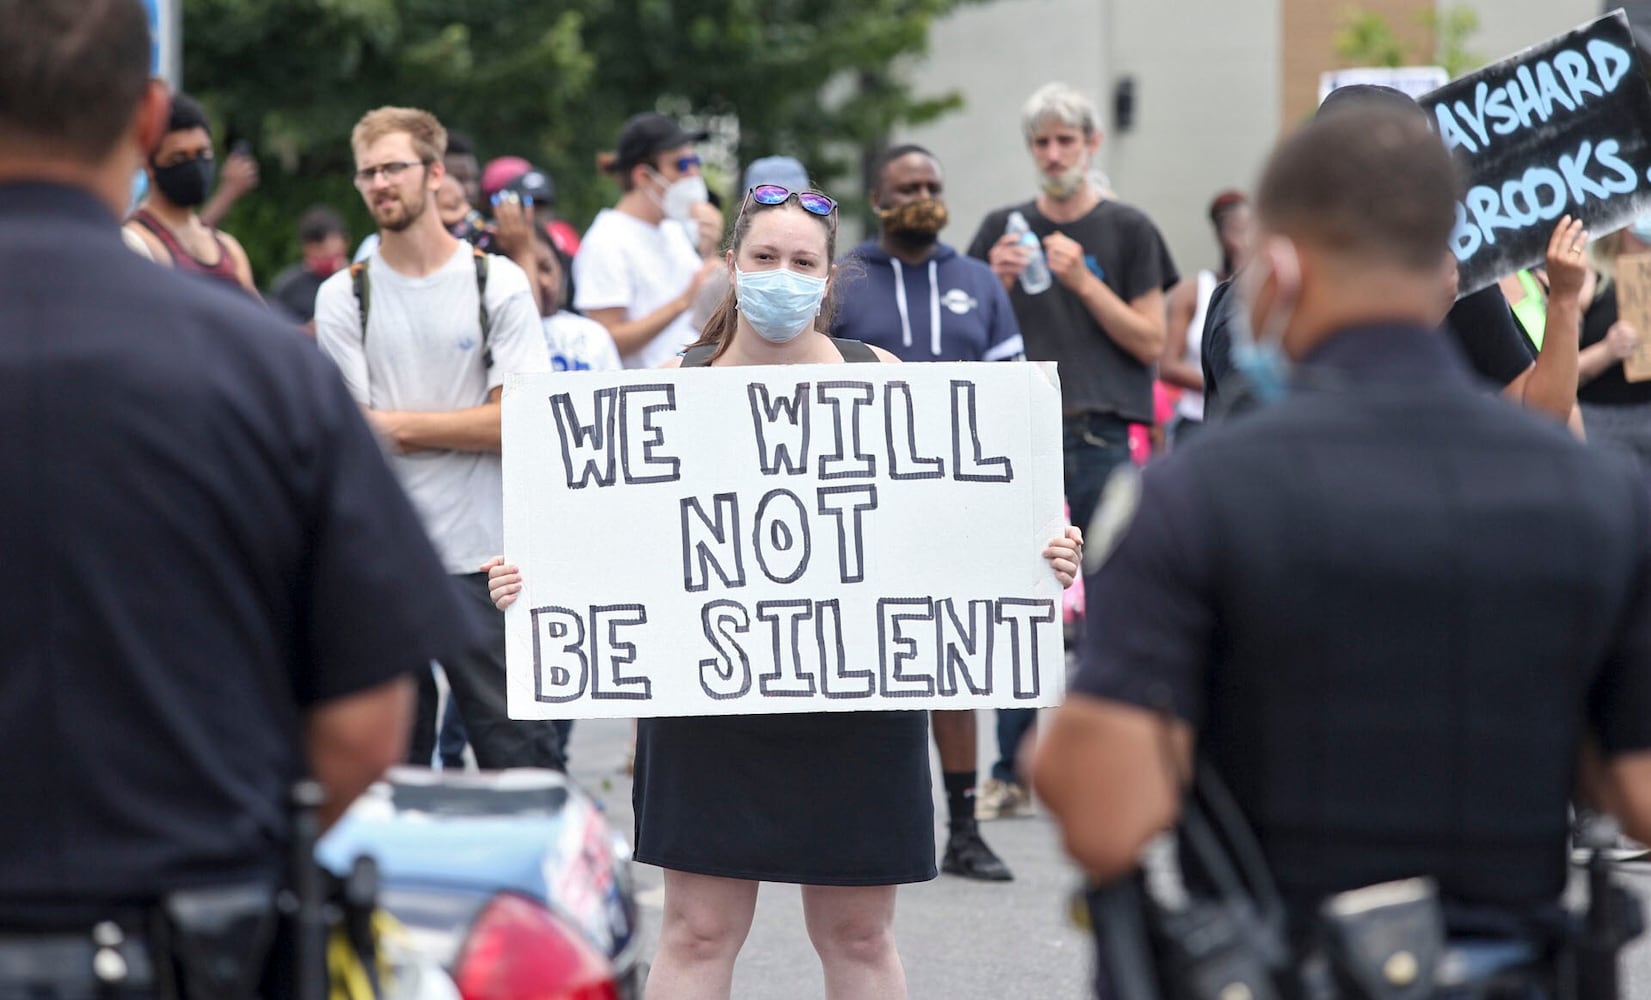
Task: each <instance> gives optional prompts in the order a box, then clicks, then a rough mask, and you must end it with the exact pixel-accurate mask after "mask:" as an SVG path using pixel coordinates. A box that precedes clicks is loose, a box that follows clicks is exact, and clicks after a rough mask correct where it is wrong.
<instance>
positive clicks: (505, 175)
mask: <svg viewBox="0 0 1651 1000" xmlns="http://www.w3.org/2000/svg"><path fill="white" fill-rule="evenodd" d="M532 169H533V164H531V163H529V162H527V161H526V160H524V159H522V158H521V157H520V156H501V157H499V158H498V159H496V160H489V161H487V166H485V167H483V168H482V197H484V198H491V197H493V196H494V195H496V194H498V193H499V191H500V189H502V188H503V187H504V186H505V185H506V184H509V183H510V182H511V181H513V180H515V179H516V178H518V177H520V176H522V175H523V174H525V173H527V172H528V171H529V170H532Z"/></svg>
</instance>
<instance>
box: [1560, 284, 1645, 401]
mask: <svg viewBox="0 0 1651 1000" xmlns="http://www.w3.org/2000/svg"><path fill="white" fill-rule="evenodd" d="M1618 317H1619V313H1618V312H1617V286H1616V285H1615V283H1613V284H1610V285H1607V286H1605V288H1604V289H1602V290H1601V291H1600V292H1599V293H1598V294H1597V295H1596V296H1595V297H1594V301H1593V303H1592V304H1590V305H1589V306H1588V311H1587V312H1585V313H1583V314H1582V340H1581V341H1580V344H1579V346H1581V347H1584V348H1587V347H1592V346H1593V345H1595V344H1597V343H1599V342H1600V341H1602V340H1604V339H1605V335H1606V334H1607V333H1610V332H1611V327H1613V326H1615V325H1616V322H1617V319H1618ZM1576 398H1577V402H1579V403H1588V404H1589V405H1593V406H1633V405H1635V404H1639V403H1651V382H1630V381H1628V373H1627V372H1626V371H1624V370H1623V367H1622V362H1620V361H1618V362H1615V363H1613V364H1612V365H1611V367H1609V368H1607V369H1605V370H1604V371H1602V372H1600V373H1599V374H1598V375H1596V376H1595V377H1594V378H1592V379H1590V380H1589V381H1587V382H1584V383H1583V384H1582V386H1581V387H1580V388H1578V389H1577V391H1576Z"/></svg>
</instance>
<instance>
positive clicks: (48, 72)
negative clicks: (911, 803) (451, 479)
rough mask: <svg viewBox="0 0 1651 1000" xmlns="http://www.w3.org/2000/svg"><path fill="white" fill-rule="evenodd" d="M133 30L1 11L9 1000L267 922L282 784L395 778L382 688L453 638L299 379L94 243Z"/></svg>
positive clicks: (226, 305) (74, 10) (384, 495)
mask: <svg viewBox="0 0 1651 1000" xmlns="http://www.w3.org/2000/svg"><path fill="white" fill-rule="evenodd" d="M146 25H147V18H146V15H145V12H144V8H143V5H142V4H141V3H139V2H138V0H0V316H3V317H4V322H3V324H0V326H3V329H4V335H3V336H0V429H3V432H4V436H5V440H6V442H7V445H6V447H5V448H4V449H0V553H3V554H4V558H3V559H0V604H3V605H4V608H5V612H4V614H0V733H4V734H5V738H6V744H7V746H6V753H5V754H3V755H0V788H3V789H4V790H5V791H4V799H5V805H4V807H3V808H0V997H5V998H8V1000H9V998H13V997H18V996H28V997H31V998H32V997H82V996H92V995H94V994H95V995H97V996H120V997H148V996H153V995H157V994H158V993H159V992H160V991H161V990H162V988H163V987H165V988H166V989H167V990H168V991H169V992H170V990H171V989H172V986H169V985H167V984H174V985H175V984H176V981H177V979H178V977H179V976H180V975H181V976H183V977H184V979H186V980H187V979H188V978H189V974H190V972H191V971H199V968H200V967H199V966H198V965H194V964H192V962H191V956H194V955H197V954H199V953H200V952H202V951H203V950H204V951H210V950H212V949H214V948H216V946H217V945H218V944H222V943H223V942H221V941H216V940H209V939H208V938H207V937H202V936H201V932H202V928H201V927H199V926H198V925H196V924H194V923H193V922H192V921H191V920H189V919H187V915H186V914H185V912H184V911H185V908H183V907H180V906H176V905H174V906H168V901H171V902H172V903H173V904H177V903H178V902H179V900H180V899H181V898H182V897H181V895H180V894H183V895H189V896H191V897H192V898H194V899H196V900H201V899H205V898H208V897H210V899H211V900H212V902H213V905H227V901H230V900H232V899H240V898H243V897H244V896H252V897H258V896H260V894H261V895H262V897H263V898H266V899H267V896H268V889H269V887H270V886H272V885H274V884H275V883H276V882H277V881H278V880H279V878H280V877H281V874H282V870H283V867H284V863H285V856H284V848H285V846H286V845H287V844H288V842H289V840H290V839H291V837H292V835H293V822H292V819H291V813H290V809H289V806H288V795H289V789H290V788H291V787H292V786H293V785H294V784H295V783H296V782H298V781H299V779H301V778H303V777H304V776H306V775H308V776H310V777H312V778H313V779H314V780H315V781H316V782H317V783H318V784H319V785H320V786H321V788H322V790H323V791H324V793H325V801H324V804H323V805H322V806H321V809H320V812H319V816H318V820H319V823H320V824H321V825H322V826H324V825H325V824H327V823H330V822H331V821H332V820H334V819H336V818H337V816H338V815H339V814H340V813H341V812H342V811H343V810H344V809H345V808H346V807H347V806H348V805H349V803H350V801H351V800H352V799H353V798H355V796H356V795H358V794H359V793H360V792H361V791H362V790H363V789H365V788H366V787H367V786H368V784H369V783H371V782H372V781H374V780H375V779H377V778H378V777H379V776H380V775H381V774H382V773H383V771H384V769H385V768H386V767H387V766H388V765H390V764H391V763H392V762H394V761H396V760H398V759H399V757H400V755H401V752H402V749H403V747H404V744H405V739H406V734H407V732H408V727H409V722H410V704H411V693H412V685H411V681H410V679H409V676H408V675H409V674H410V672H411V671H414V670H420V669H424V670H427V669H429V663H430V660H431V658H433V657H437V656H441V655H445V654H447V653H448V652H450V651H452V650H455V649H457V648H461V647H467V646H468V645H469V644H471V643H472V642H474V641H476V639H477V637H475V636H473V635H472V634H471V628H470V626H469V624H468V623H467V622H466V621H465V620H464V619H463V618H462V617H461V615H462V612H461V611H460V609H459V606H458V605H457V604H456V602H455V599H454V597H453V595H452V593H451V591H450V590H449V587H448V584H447V581H446V577H445V574H444V573H443V572H442V568H441V564H440V563H439V562H438V561H437V559H436V558H435V555H434V553H433V552H432V551H431V549H430V546H429V543H428V542H427V541H426V540H425V536H424V532H423V530H422V529H421V528H420V526H419V523H418V520H417V518H416V517H415V516H414V514H413V512H412V510H411V508H410V507H409V505H408V503H407V501H406V499H405V498H404V497H403V495H402V493H401V491H400V489H399V488H398V487H397V485H396V483H395V480H394V479H393V477H392V476H391V475H390V473H389V470H388V469H387V467H386V466H385V463H384V460H383V458H382V456H381V452H380V449H379V446H378V444H377V441H376V440H375V438H374V437H373V435H372V433H371V431H370V430H369V429H368V428H367V426H366V424H365V423H364V421H363V419H362V416H361V414H360V412H359V410H358V408H357V407H356V405H355V403H354V402H353V401H352V400H351V398H350V396H349V393H348V392H346V391H345V388H344V386H343V383H342V382H341V381H340V380H339V378H338V375H337V373H336V372H335V371H334V370H333V368H332V366H331V365H330V364H329V363H328V362H327V361H326V359H324V358H322V357H321V356H320V354H319V353H317V352H316V351H315V349H314V347H313V345H311V344H309V343H308V342H307V341H306V340H305V339H304V338H302V337H301V336H299V335H298V334H297V333H296V332H294V331H293V330H292V328H291V327H289V326H288V325H286V324H284V323H282V322H281V321H279V320H277V319H275V318H273V317H272V316H270V315H269V313H268V312H267V311H266V310H264V309H262V308H260V307H259V306H258V305H257V304H256V303H253V302H251V301H249V300H247V299H246V298H245V297H244V296H241V295H239V294H236V293H234V292H232V291H229V290H225V289H221V288H219V287H217V286H215V285H212V284H209V283H205V282H199V281H194V280H191V279H189V278H187V277H185V276H180V275H178V274H177V273H176V272H174V271H171V270H168V269H165V268H161V267H157V266H156V265H154V264H152V263H149V262H147V261H144V260H143V259H141V258H140V257H139V256H138V255H136V254H134V253H132V252H131V251H130V250H129V249H128V248H127V246H126V244H125V243H124V242H123V241H122V238H121V235H120V222H119V219H120V215H121V213H122V212H123V211H124V209H125V207H126V200H127V198H128V195H129V192H130V190H131V184H132V178H133V176H134V174H135V173H136V172H137V171H139V170H140V169H141V168H142V166H143V163H144V161H145V158H146V155H147V152H148V151H149V150H150V149H152V148H153V147H154V145H155V144H156V143H157V142H158V141H159V139H160V137H161V135H162V134H163V133H164V131H165V130H166V123H167V114H168V108H169V104H170V100H169V97H168V95H167V92H166V89H165V87H164V86H163V85H161V84H160V83H158V82H154V81H151V80H150V79H149V74H148V67H149V51H150V50H149V34H148V30H147V27H146ZM242 889H244V890H246V892H245V893H244V894H243V893H240V892H239V890H242ZM232 890H233V891H232ZM236 905H237V906H239V905H240V904H238V903H237V904H236ZM265 909H266V910H267V907H266V908H265ZM220 912H221V911H220ZM242 915H243V916H245V917H246V918H247V919H248V920H251V921H253V922H257V920H258V919H259V914H258V913H257V912H256V911H255V910H254V911H253V912H250V913H249V912H244V909H243V913H242ZM162 938H165V939H167V940H168V941H170V942H171V944H172V946H173V948H174V949H175V950H168V951H165V952H162V951H161V950H160V948H159V941H160V940H161V939H162ZM218 957H219V955H218V954H213V955H212V956H211V959H212V960H211V961H210V962H209V963H208V964H209V965H211V966H213V968H212V969H209V970H208V971H213V972H214V974H216V973H217V972H221V971H222V970H221V969H217V966H216V960H217V958H218ZM236 957H237V958H239V959H240V960H241V961H242V962H243V966H242V967H240V968H239V970H238V971H239V972H240V976H239V978H242V979H247V978H250V979H252V980H254V981H255V980H256V978H257V971H258V970H257V968H256V965H257V964H258V961H259V960H258V957H257V955H256V954H255V951H254V950H253V949H244V950H236ZM246 966H251V968H246ZM214 970H216V971H214ZM228 978H236V977H235V976H229V977H228ZM185 988H192V989H193V990H194V992H193V995H195V996H203V995H213V996H227V995H231V994H230V992H229V991H228V990H227V989H226V990H222V991H220V990H218V989H217V988H216V987H214V986H211V985H208V986H204V987H203V986H201V985H200V984H199V983H188V982H186V984H185Z"/></svg>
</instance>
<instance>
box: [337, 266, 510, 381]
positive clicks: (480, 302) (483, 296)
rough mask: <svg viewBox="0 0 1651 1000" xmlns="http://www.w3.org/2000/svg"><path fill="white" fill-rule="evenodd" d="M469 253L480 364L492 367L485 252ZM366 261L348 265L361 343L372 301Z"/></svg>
mask: <svg viewBox="0 0 1651 1000" xmlns="http://www.w3.org/2000/svg"><path fill="white" fill-rule="evenodd" d="M471 253H472V254H474V255H475V259H476V303H477V305H476V311H477V314H478V318H479V321H480V323H481V331H482V364H483V365H485V366H486V367H488V368H492V367H493V348H492V346H491V341H490V339H489V338H490V337H491V335H492V333H493V317H492V316H490V315H489V314H488V312H487V254H485V253H482V251H481V249H480V248H479V247H471ZM367 263H368V262H367V261H364V260H363V261H357V262H356V263H354V264H351V265H350V287H351V288H353V289H355V306H356V310H357V311H358V312H359V313H360V315H361V343H362V344H366V343H367V309H368V306H369V304H370V303H371V301H372V297H371V293H372V288H371V285H369V284H368V281H367Z"/></svg>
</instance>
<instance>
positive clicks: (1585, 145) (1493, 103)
mask: <svg viewBox="0 0 1651 1000" xmlns="http://www.w3.org/2000/svg"><path fill="white" fill-rule="evenodd" d="M1636 52H1637V50H1636V49H1635V47H1634V43H1633V38H1632V36H1631V34H1630V33H1629V30H1628V21H1627V17H1626V16H1625V15H1624V14H1623V13H1622V12H1621V11H1617V12H1616V13H1614V14H1609V15H1607V16H1605V17H1602V18H1600V19H1598V20H1596V21H1593V22H1591V23H1589V24H1586V25H1583V26H1582V27H1580V28H1577V29H1576V30H1574V31H1571V32H1568V33H1566V34H1564V35H1561V36H1559V37H1558V38H1554V39H1552V40H1550V41H1548V42H1546V43H1544V44H1542V45H1538V46H1536V47H1534V48H1531V49H1528V50H1526V51H1525V52H1522V53H1520V54H1519V55H1517V56H1514V57H1512V58H1510V59H1506V60H1503V61H1502V62H1499V63H1496V64H1495V65H1492V66H1488V67H1486V68H1485V69H1482V70H1480V71H1479V72H1477V73H1474V74H1472V75H1470V76H1467V77H1463V78H1462V79H1460V80H1456V81H1454V82H1452V83H1450V84H1447V85H1446V86H1444V87H1441V88H1440V89H1438V90H1436V91H1434V92H1433V93H1432V94H1429V95H1428V96H1427V97H1425V98H1423V99H1422V102H1421V103H1422V106H1423V107H1424V108H1426V109H1427V110H1428V111H1429V113H1430V114H1431V115H1432V117H1433V123H1434V125H1435V127H1436V128H1437V130H1438V133H1439V136H1440V138H1441V139H1443V140H1444V142H1445V145H1446V146H1447V147H1448V148H1450V149H1451V150H1452V151H1453V152H1455V153H1456V155H1457V157H1458V158H1459V159H1460V160H1462V162H1463V163H1464V164H1466V166H1467V170H1468V184H1467V190H1466V193H1465V194H1464V196H1463V198H1462V200H1461V201H1460V202H1459V203H1458V204H1457V206H1456V228H1455V231H1454V232H1453V233H1452V235H1451V249H1452V250H1453V251H1454V252H1455V254H1456V259H1457V261H1458V263H1459V265H1460V270H1461V292H1462V294H1464V295H1465V294H1468V293H1470V292H1474V291H1478V290H1479V289H1481V288H1484V287H1485V286H1487V285H1489V284H1491V283H1493V282H1495V281H1497V280H1498V279H1500V278H1501V277H1503V276H1504V275H1507V274H1511V273H1513V272H1514V271H1516V270H1518V269H1520V268H1522V267H1529V266H1531V265H1533V264H1536V263H1538V262H1539V261H1541V260H1542V258H1543V254H1544V253H1545V251H1546V248H1547V245H1548V238H1549V236H1550V235H1551V234H1552V232H1553V228H1554V225H1555V223H1557V222H1558V220H1559V219H1560V217H1561V216H1564V215H1571V216H1574V217H1577V218H1580V219H1582V220H1583V222H1584V224H1585V225H1587V227H1588V229H1589V231H1590V232H1591V233H1593V234H1594V235H1595V236H1600V235H1603V234H1605V233H1608V232H1610V231H1612V230H1614V229H1618V228H1621V227H1622V226H1623V225H1626V224H1627V223H1628V222H1629V221H1631V220H1632V219H1633V218H1634V217H1635V215H1637V214H1638V213H1639V211H1640V209H1641V207H1642V206H1643V205H1645V204H1646V203H1647V201H1648V199H1651V87H1648V86H1647V83H1646V78H1645V76H1644V74H1643V73H1642V72H1641V71H1640V65H1639V63H1638V61H1637V55H1636Z"/></svg>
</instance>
